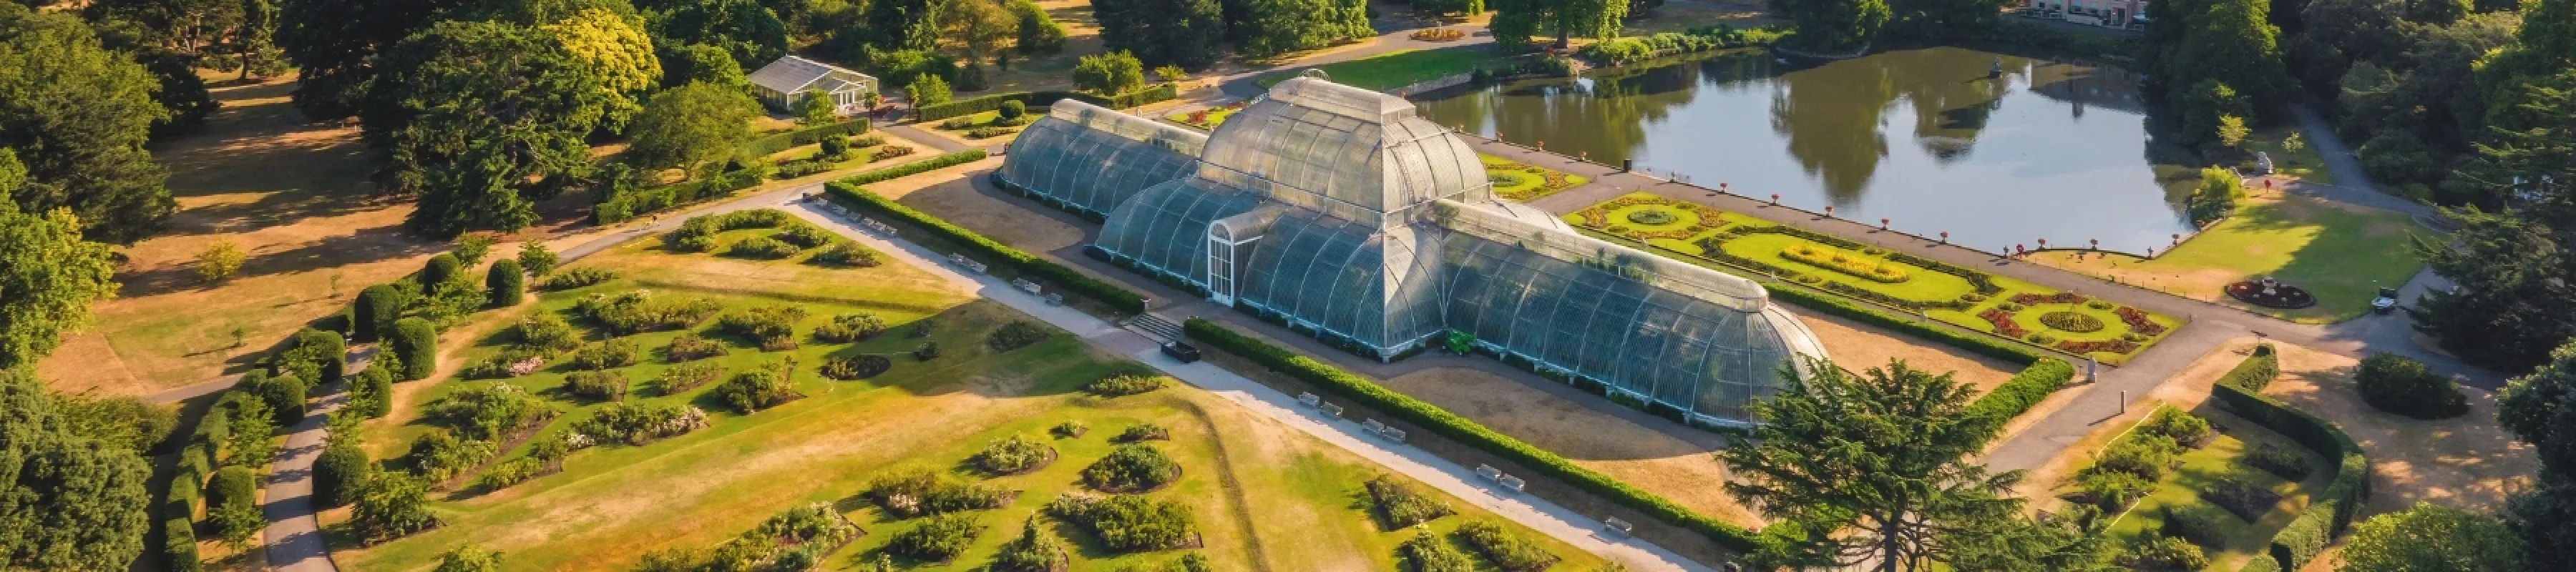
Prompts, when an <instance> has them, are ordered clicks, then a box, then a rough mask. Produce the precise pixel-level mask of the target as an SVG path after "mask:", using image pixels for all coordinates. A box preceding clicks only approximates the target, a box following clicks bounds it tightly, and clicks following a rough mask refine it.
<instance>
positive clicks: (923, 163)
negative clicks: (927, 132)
mask: <svg viewBox="0 0 2576 572" xmlns="http://www.w3.org/2000/svg"><path fill="white" fill-rule="evenodd" d="M982 160H984V150H983V149H968V150H965V151H958V152H955V153H949V154H946V155H940V156H937V157H931V158H928V159H923V160H920V161H914V162H910V163H904V164H901V165H895V166H892V167H886V168H883V169H869V170H866V171H860V172H859V173H858V174H856V175H850V176H848V177H842V178H841V180H839V181H834V182H837V183H845V184H849V185H865V184H869V183H876V182H882V181H889V180H894V179H899V178H903V177H910V176H913V175H919V174H922V173H928V172H931V171H935V170H939V169H946V168H949V167H955V166H958V165H964V164H967V163H973V162H976V161H982Z"/></svg>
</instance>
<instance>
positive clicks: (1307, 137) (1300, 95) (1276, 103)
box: [1199, 77, 1492, 223]
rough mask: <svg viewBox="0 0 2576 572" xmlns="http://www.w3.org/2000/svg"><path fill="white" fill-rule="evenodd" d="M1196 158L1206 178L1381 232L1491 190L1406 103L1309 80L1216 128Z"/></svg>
mask: <svg viewBox="0 0 2576 572" xmlns="http://www.w3.org/2000/svg"><path fill="white" fill-rule="evenodd" d="M1390 100H1391V101H1390ZM1203 158H1204V159H1206V166H1205V167H1202V168H1201V169H1200V170H1199V172H1200V175H1201V176H1203V177H1208V178H1211V179H1217V180H1222V181H1227V182H1229V183H1233V184H1235V185H1236V186H1239V187H1243V188H1246V189H1254V190H1260V191H1263V192H1265V193H1268V194H1270V195H1271V198H1272V199H1274V200H1277V201H1280V202H1283V203H1287V204H1292V205H1297V206H1301V207H1305V208H1309V209H1315V210H1321V211H1325V212H1328V213H1332V214H1333V215H1335V216H1339V217H1342V218H1348V219H1355V220H1370V221H1372V222H1380V223H1383V222H1384V221H1385V220H1384V219H1385V218H1386V217H1385V216H1384V215H1386V214H1387V213H1393V212H1397V211H1402V210H1405V209H1407V208H1410V207H1413V206H1415V205H1419V204H1422V203H1425V202H1430V201H1432V200H1437V199H1442V198H1459V197H1460V196H1461V195H1469V194H1471V193H1472V194H1473V195H1472V196H1471V198H1473V197H1480V196H1481V195H1482V194H1483V193H1485V192H1487V191H1490V190H1491V189H1492V186H1491V184H1490V183H1488V182H1487V181H1486V179H1485V165H1484V162H1483V161H1482V160H1481V159H1478V158H1477V157H1476V152H1475V150H1474V149H1472V148H1469V147H1468V146H1467V143H1466V141H1465V140H1463V139H1459V138H1458V137H1457V136H1455V135H1452V134H1450V133H1449V132H1448V130H1445V129H1442V128H1441V127H1440V126H1439V125H1435V124H1433V123H1431V122H1430V121H1429V120H1425V119H1422V118H1420V117H1415V116H1414V109H1413V105H1412V104H1411V103H1408V102H1405V101H1404V100H1402V99H1398V98H1394V97H1392V96H1387V95H1385V94H1380V93H1376V92H1371V91H1367V90H1362V89H1359V88H1354V87H1349V86H1344V85H1340V84H1335V83H1331V82H1327V81H1323V80H1319V79H1315V78H1307V77H1300V78H1293V79H1290V80H1288V81H1284V82H1280V83H1279V85H1278V86H1276V87H1273V88H1271V91H1270V95H1268V96H1267V97H1264V98H1263V99H1260V100H1256V101H1254V102H1253V103H1252V104H1251V105H1248V106H1245V107H1244V108H1243V110H1241V111H1237V112H1235V114H1234V116H1233V117H1231V118H1228V119H1227V120H1226V122H1225V123H1224V124H1223V125H1219V126H1217V130H1216V134H1215V135H1214V136H1212V137H1210V138H1209V140H1208V145H1207V153H1206V154H1205V155H1204V156H1203Z"/></svg>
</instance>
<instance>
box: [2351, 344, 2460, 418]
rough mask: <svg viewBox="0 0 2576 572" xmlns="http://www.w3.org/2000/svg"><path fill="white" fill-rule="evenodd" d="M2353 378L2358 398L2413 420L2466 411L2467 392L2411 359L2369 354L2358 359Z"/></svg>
mask: <svg viewBox="0 0 2576 572" xmlns="http://www.w3.org/2000/svg"><path fill="white" fill-rule="evenodd" d="M2353 381H2354V382H2356V383H2357V384H2358V385H2359V387H2360V390H2361V399H2362V401H2365V402H2368V403H2370V406H2371V407H2376V408H2379V410H2380V411H2386V412H2389V413H2395V414H2398V415H2404V416H2407V417H2413V418H2416V419H2448V418H2452V417H2458V416H2461V415H2464V414H2467V413H2468V412H2469V397H2468V394H2466V393H2462V392H2461V391H2460V384H2459V382H2457V381H2453V380H2452V379H2451V378H2447V377H2442V376H2439V375H2434V374H2433V372H2432V371H2430V370H2427V369H2425V367H2424V363H2423V362H2419V361H2415V360H2414V358H2409V357H2406V356H2401V355H2396V354H2391V353H2385V352H2380V353H2373V354H2370V357H2368V358H2364V359H2362V360H2361V369H2360V371H2358V372H2356V373H2354V374H2353Z"/></svg>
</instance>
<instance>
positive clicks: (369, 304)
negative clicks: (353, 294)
mask: <svg viewBox="0 0 2576 572" xmlns="http://www.w3.org/2000/svg"><path fill="white" fill-rule="evenodd" d="M410 304H411V302H410V301H409V300H406V299H404V297H403V294H402V291H401V290H397V289H395V288H394V287H393V286H392V285H390V284H377V285H374V286H368V287H367V289H365V290H359V291H358V301H357V303H356V304H355V305H353V306H351V307H350V310H349V321H350V324H349V332H350V338H351V340H353V341H358V342H372V341H376V340H378V339H382V338H383V337H384V336H386V335H388V334H390V333H391V332H392V330H391V329H390V328H391V327H392V326H393V323H394V320H397V319H401V318H402V311H403V307H404V306H408V305H410Z"/></svg>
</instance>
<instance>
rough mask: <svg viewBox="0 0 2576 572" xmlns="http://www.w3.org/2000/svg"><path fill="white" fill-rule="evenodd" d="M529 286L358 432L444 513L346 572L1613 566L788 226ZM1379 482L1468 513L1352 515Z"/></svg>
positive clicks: (1421, 501) (682, 245)
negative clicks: (1412, 525)
mask: <svg viewBox="0 0 2576 572" xmlns="http://www.w3.org/2000/svg"><path fill="white" fill-rule="evenodd" d="M540 285H541V286H542V287H544V289H545V290H546V292H545V293H544V294H543V295H542V296H540V297H539V298H538V301H537V303H535V304H529V305H526V306H522V307H521V310H520V311H512V312H494V313H487V314H484V315H483V316H487V317H486V318H485V319H487V320H491V321H493V323H488V324H483V325H484V326H486V327H485V328H482V329H481V330H476V329H472V328H467V329H460V330H458V331H460V332H475V331H488V333H486V334H482V335H480V337H479V338H477V339H474V340H472V341H471V345H470V346H468V347H464V348H461V349H458V350H456V351H452V352H449V355H448V357H447V358H446V359H445V360H443V361H445V362H448V363H456V364H463V366H462V367H461V368H457V369H458V372H457V375H455V376H454V377H452V378H449V379H446V380H445V381H442V382H439V383H438V384H437V385H434V386H430V387H426V388H407V389H409V391H399V392H397V394H398V395H407V396H408V397H407V398H406V399H398V401H402V400H408V401H411V402H412V403H409V404H406V405H409V406H398V407H396V408H395V409H396V411H395V413H394V414H393V415H391V416H389V417H388V418H387V419H386V420H383V421H376V422H371V426H370V427H368V428H367V429H366V430H365V431H364V432H363V434H364V436H365V437H364V438H365V440H366V441H368V442H369V443H370V444H371V445H372V446H373V448H374V449H376V450H378V451H382V452H381V453H379V454H378V455H376V456H379V457H392V458H391V459H388V460H386V461H384V462H383V463H382V466H383V467H382V469H381V470H387V471H407V472H412V473H415V474H418V475H419V476H420V477H421V478H420V479H419V481H417V482H422V483H434V488H435V491H434V492H432V493H431V494H430V498H431V499H432V501H433V502H431V503H430V507H429V508H430V512H431V513H432V514H433V515H435V517H436V519H437V520H438V521H439V522H438V524H437V525H436V526H434V527H432V528H429V529H428V530H426V531H424V532H419V533H417V534H413V535H411V536H406V537H401V538H398V539H383V538H373V539H360V538H357V537H356V536H354V535H353V534H352V530H351V528H352V527H351V526H350V525H349V524H348V521H349V514H348V513H347V512H344V511H334V512H332V513H330V514H327V515H326V517H325V522H326V524H327V525H329V526H328V530H329V533H330V535H331V537H332V540H333V541H334V543H335V545H336V547H337V548H338V550H337V551H335V555H334V558H335V559H336V560H337V561H338V562H339V563H340V564H341V565H342V566H348V567H351V568H355V569H416V568H423V567H426V566H428V565H430V564H432V563H435V562H436V561H437V560H438V559H439V557H440V555H441V554H442V553H444V552H446V551H448V550H449V549H451V548H454V547H455V546H457V545H460V544H463V543H465V542H473V543H477V544H481V545H483V546H486V547H489V548H492V549H496V550H500V551H502V552H503V553H505V554H506V555H507V558H506V560H505V561H506V562H507V563H508V564H509V565H510V566H511V567H513V568H523V569H546V570H553V569H637V568H639V566H640V568H641V569H656V570H677V569H710V568H707V567H710V566H712V567H717V568H721V569H806V568H807V567H809V566H811V567H818V568H825V569H843V570H850V569H855V570H876V569H879V568H875V566H877V565H879V564H881V563H882V564H890V565H896V566H902V567H904V569H920V570H951V569H956V570H966V569H986V568H987V567H988V566H989V567H990V568H991V569H997V570H1107V569H1119V570H1124V569H1141V570H1167V569H1168V570H1208V569H1216V570H1236V569H1250V568H1254V567H1255V565H1254V564H1253V563H1254V561H1264V562H1265V563H1266V565H1267V566H1269V567H1274V568H1278V569H1359V568H1368V569H1389V568H1392V567H1394V566H1395V565H1396V561H1397V559H1398V558H1399V557H1400V556H1399V553H1403V554H1412V553H1413V552H1414V551H1415V550H1417V548H1420V547H1424V546H1428V545H1427V544H1425V543H1424V541H1418V540H1416V539H1417V538H1429V539H1431V541H1429V542H1432V543H1436V544H1439V545H1441V546H1445V547H1447V548H1450V549H1451V551H1452V552H1454V553H1456V554H1464V555H1471V556H1472V557H1473V558H1478V559H1485V560H1494V561H1502V562H1514V563H1522V564H1526V563H1528V562H1531V561H1535V560H1563V561H1565V562H1566V563H1567V564H1573V565H1579V566H1583V567H1587V568H1588V567H1590V566H1594V565H1598V564H1599V563H1600V562H1599V560H1598V559H1597V558H1596V557H1593V556H1591V555H1589V554H1585V553H1582V552H1580V551H1578V550H1575V549H1573V548H1571V547H1570V546H1566V545H1564V544H1562V543H1560V542H1556V541H1554V540H1553V539H1548V538H1545V537H1542V536H1539V535H1537V534H1535V533H1532V532H1530V531H1528V530H1526V529H1523V528H1521V527H1519V526H1517V525H1512V524H1500V523H1499V521H1494V520H1493V518H1492V516H1491V515H1489V514H1485V513H1482V512H1481V511H1479V510H1478V509H1475V508H1473V507H1472V506H1469V505H1466V504H1464V503H1462V502H1459V501H1458V500H1457V499H1454V498H1451V497H1448V496H1446V495H1443V494H1441V493H1438V492H1437V491H1431V490H1429V489H1427V488H1425V487H1422V486H1421V485H1419V484H1416V483H1412V482H1411V481H1409V480H1407V479H1403V478H1401V477H1385V476H1383V475H1379V474H1377V473H1378V471H1380V470H1381V469H1378V468H1377V467H1375V466H1373V465H1370V464H1367V463H1365V462H1363V461H1360V460H1359V459H1358V458H1356V457H1355V456H1352V455H1350V454H1349V453H1346V452H1343V451H1340V450H1339V449H1334V448H1332V447H1330V446H1328V445H1325V444H1323V443H1321V442H1319V441H1316V440H1313V439H1311V438H1308V437H1305V436H1304V435H1302V434H1297V433H1294V432H1292V431H1291V430H1288V429H1286V428H1285V427H1280V426H1277V425H1275V424H1269V423H1265V422H1262V421H1260V420H1259V419H1258V418H1256V417H1255V416H1254V415H1253V414H1251V413H1250V412H1248V411H1244V410H1241V409H1240V408H1237V407H1235V406H1234V405H1232V404H1230V403H1227V402H1224V401H1222V400H1220V399H1218V398H1215V397H1213V396H1211V395H1208V394H1204V393H1198V392H1192V391H1185V390H1174V389H1166V388H1167V387H1169V386H1170V385H1171V384H1170V383H1169V382H1168V380H1166V379H1164V378H1160V377H1155V376H1151V375H1146V373H1147V372H1146V371H1145V370H1143V368H1142V366H1141V365H1139V364H1135V363H1133V362H1128V361H1125V360H1123V359H1118V358H1115V357H1112V356H1105V355H1101V354H1099V353H1097V352H1096V351H1095V350H1093V349H1092V348H1090V347H1089V346H1088V345H1087V344H1085V343H1084V342H1082V341H1081V340H1078V339H1075V338H1072V337H1070V336H1064V335H1060V334H1059V333H1058V332H1057V331H1055V330H1053V329H1052V328H1049V327H1046V326H1043V325H1040V324H1038V323H1036V322H1032V321H1029V320H1028V319H1027V318H1026V317H1025V316H1023V315H1020V314H1018V313H1016V312H1014V311H1011V310H1009V309H1007V308H1004V307H1002V306H1000V305H998V304H994V303H991V302H979V301H972V299H971V298H969V297H967V296H965V295H963V294H961V293H958V292H956V291H954V289H953V287H951V286H949V285H948V283H946V282H945V281H943V280H941V279H939V278H936V277H934V276H932V275H929V274H927V273H925V272H922V271H920V270H918V269H914V268H910V267H907V266H904V265H900V264H885V263H884V261H883V258H882V257H881V255H879V254H877V253H875V252H873V251H869V250H866V249H865V247H864V246H860V245H857V244H855V243H851V242H848V241H847V240H845V239H841V238H840V237H838V236H837V235H834V234H832V233H829V232H828V231H823V230H822V229H820V228H817V227H814V226H812V225H810V224H809V223H805V222H803V221H802V220H801V219H797V218H795V217H794V216H792V215H789V214H787V213H785V212H781V211H775V210H754V211H741V212H736V213H731V214H722V215H709V216H707V217H701V218H700V219H696V220H693V221H692V222H690V223H689V224H687V225H685V226H684V227H683V229H682V230H680V231H676V232H674V233H671V234H669V235H665V236H663V237H662V239H661V240H659V241H651V240H648V241H638V242H636V243H634V244H629V245H626V246H622V247H618V248H616V249H613V250H611V251H609V252H604V253H601V254H599V255H596V256H593V257H591V258H588V259H585V260H583V261H582V262H581V263H580V264H576V265H573V266H572V267H570V268H566V269H563V270H561V271H558V272H557V273H555V274H554V277H553V278H551V279H549V280H548V281H545V282H541V284H540ZM1389 486H1392V487H1396V488H1400V489H1403V490H1405V491H1408V492H1410V494H1412V495H1413V497H1411V498H1410V500H1408V501H1406V502H1407V503H1408V504H1406V505H1405V506H1407V507H1410V508H1406V509H1404V510H1406V511H1421V510H1429V509H1426V508H1424V507H1436V508H1437V509H1439V510H1435V511H1433V512H1444V513H1447V514H1454V515H1455V516H1435V517H1432V518H1430V519H1427V520H1428V526H1426V527H1421V528H1419V529H1416V530H1406V529H1404V528H1403V527H1397V526H1392V525H1387V524H1384V523H1383V522H1382V520H1383V519H1382V518H1381V517H1379V516H1378V515H1380V514H1384V513H1386V512H1387V511H1386V510H1385V509H1382V508H1378V505H1375V504H1361V503H1358V502H1356V501H1355V499H1362V498H1372V497H1370V496H1369V495H1371V494H1373V493H1372V491H1377V490H1382V489H1386V488H1387V487H1389ZM1450 507H1457V508H1454V509H1453V508H1450ZM1407 514H1413V513H1411V512H1408V513H1407ZM639 558H640V560H639Z"/></svg>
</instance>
